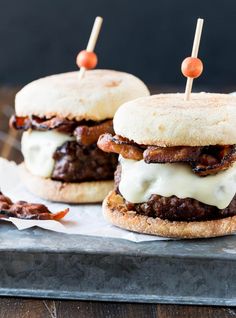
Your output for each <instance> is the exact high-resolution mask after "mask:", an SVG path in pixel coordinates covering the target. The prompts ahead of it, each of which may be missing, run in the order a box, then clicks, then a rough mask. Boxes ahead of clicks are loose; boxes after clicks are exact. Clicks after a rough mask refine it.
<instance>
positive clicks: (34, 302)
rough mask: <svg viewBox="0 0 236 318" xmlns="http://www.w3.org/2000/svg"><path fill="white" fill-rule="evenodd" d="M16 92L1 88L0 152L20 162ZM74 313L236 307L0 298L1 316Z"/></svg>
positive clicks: (61, 317) (112, 316) (175, 315)
mask: <svg viewBox="0 0 236 318" xmlns="http://www.w3.org/2000/svg"><path fill="white" fill-rule="evenodd" d="M16 92H17V88H8V87H4V88H0V155H1V156H4V157H6V158H8V159H11V160H15V161H17V162H20V161H21V160H22V157H21V154H20V151H19V135H18V134H15V133H14V132H12V131H11V130H9V128H8V119H9V117H10V115H11V114H12V113H13V111H14V109H13V105H14V95H15V93H16ZM0 281H1V278H0ZM74 317H79V318H131V317H132V318H146V317H147V318H154V317H155V318H230V317H232V318H233V317H234V318H235V317H236V308H226V307H224V308H223V307H222V308H221V307H210V306H208V307H206V306H179V305H156V304H152V305H150V304H129V303H128V304H126V303H108V302H107V303H106V302H91V301H88V302H86V301H66V300H64V301H59V300H42V299H22V298H6V297H2V298H0V318H74Z"/></svg>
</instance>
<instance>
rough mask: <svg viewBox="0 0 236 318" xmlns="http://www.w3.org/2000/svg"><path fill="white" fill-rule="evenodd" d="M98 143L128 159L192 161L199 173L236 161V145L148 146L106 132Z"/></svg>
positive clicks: (214, 172)
mask: <svg viewBox="0 0 236 318" xmlns="http://www.w3.org/2000/svg"><path fill="white" fill-rule="evenodd" d="M98 147H99V148H100V149H102V150H103V151H105V152H115V153H118V154H121V155H122V156H123V157H124V158H127V159H133V160H142V159H144V160H145V162H146V163H168V162H170V163H174V162H184V163H188V164H190V165H191V167H192V170H193V172H194V173H196V174H197V175H199V176H207V175H210V174H216V173H217V172H219V171H222V170H226V169H227V168H229V167H230V166H231V165H232V164H233V162H235V161H236V145H225V146H217V145H216V146H204V147H190V146H178V147H165V148H164V147H156V146H148V147H146V149H145V146H143V145H141V146H140V145H137V144H135V143H134V142H132V141H130V140H128V139H126V138H123V137H120V136H114V137H113V136H112V135H111V134H104V135H102V136H100V138H99V140H98Z"/></svg>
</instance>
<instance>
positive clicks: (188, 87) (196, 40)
mask: <svg viewBox="0 0 236 318" xmlns="http://www.w3.org/2000/svg"><path fill="white" fill-rule="evenodd" d="M203 22H204V20H203V19H198V20H197V26H196V31H195V36H194V41H193V48H192V54H191V57H197V56H198V51H199V45H200V41H201V35H202V27H203ZM192 86H193V78H190V77H188V78H187V82H186V87H185V95H184V99H185V100H189V98H190V95H191V91H192Z"/></svg>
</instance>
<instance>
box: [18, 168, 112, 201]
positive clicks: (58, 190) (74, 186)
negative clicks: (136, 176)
mask: <svg viewBox="0 0 236 318" xmlns="http://www.w3.org/2000/svg"><path fill="white" fill-rule="evenodd" d="M19 171H20V177H21V179H22V181H23V182H24V185H25V186H26V188H27V189H28V190H29V191H30V192H32V193H34V194H36V195H37V196H39V197H41V198H43V199H45V200H50V201H55V202H66V203H97V202H101V201H102V200H103V199H104V198H105V196H106V195H107V193H109V191H110V190H111V189H112V188H113V186H114V182H113V181H112V180H107V181H90V182H78V183H67V182H60V181H54V180H52V179H50V178H41V177H38V176H35V175H33V174H32V173H30V172H29V171H28V170H27V168H26V167H25V165H24V163H22V164H21V165H20V166H19Z"/></svg>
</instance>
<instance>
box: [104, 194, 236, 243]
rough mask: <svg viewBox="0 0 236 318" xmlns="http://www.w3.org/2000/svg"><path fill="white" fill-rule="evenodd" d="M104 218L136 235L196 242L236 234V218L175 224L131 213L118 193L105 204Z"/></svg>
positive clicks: (106, 199) (112, 195)
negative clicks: (197, 239)
mask: <svg viewBox="0 0 236 318" xmlns="http://www.w3.org/2000/svg"><path fill="white" fill-rule="evenodd" d="M103 215H104V217H105V219H106V220H107V221H109V222H110V223H112V224H114V225H116V226H118V227H120V228H123V229H126V230H130V231H134V232H138V233H144V234H151V235H159V236H163V237H171V238H182V239H194V238H209V237H216V236H224V235H230V234H232V233H233V232H235V231H236V216H233V217H226V218H223V219H219V220H212V221H199V222H196V221H195V222H177V221H175V222H173V221H168V220H162V219H160V218H152V217H147V216H144V215H141V214H138V213H136V212H135V211H128V210H127V207H126V205H125V203H124V200H123V198H122V197H121V196H120V195H119V194H116V193H115V192H114V191H112V192H110V193H109V195H108V196H107V197H106V198H105V200H104V201H103Z"/></svg>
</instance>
